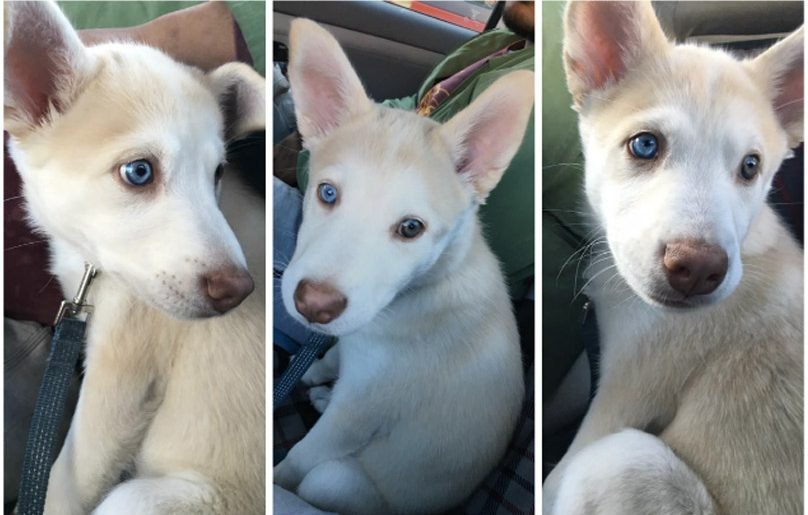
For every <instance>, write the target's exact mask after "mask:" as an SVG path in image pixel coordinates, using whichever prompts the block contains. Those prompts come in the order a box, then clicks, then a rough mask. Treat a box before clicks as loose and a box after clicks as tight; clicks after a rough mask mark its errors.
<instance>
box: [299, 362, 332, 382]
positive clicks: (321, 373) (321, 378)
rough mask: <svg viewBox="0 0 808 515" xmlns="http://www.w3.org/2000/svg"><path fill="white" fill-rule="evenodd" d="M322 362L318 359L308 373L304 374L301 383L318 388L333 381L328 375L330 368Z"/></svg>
mask: <svg viewBox="0 0 808 515" xmlns="http://www.w3.org/2000/svg"><path fill="white" fill-rule="evenodd" d="M322 361H323V360H322V359H318V360H317V361H315V362H314V363H312V364H311V366H310V367H309V369H308V370H306V373H305V374H303V377H301V378H300V382H302V383H303V384H305V385H306V386H318V385H321V384H325V383H327V382H329V381H331V380H333V378H332V377H330V376H329V374H328V373H327V368H328V367H326V366H325V364H324V363H322Z"/></svg>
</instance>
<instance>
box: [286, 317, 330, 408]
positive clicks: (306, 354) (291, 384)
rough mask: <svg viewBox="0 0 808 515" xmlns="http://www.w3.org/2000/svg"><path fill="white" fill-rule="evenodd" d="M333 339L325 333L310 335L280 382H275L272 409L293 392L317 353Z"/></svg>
mask: <svg viewBox="0 0 808 515" xmlns="http://www.w3.org/2000/svg"><path fill="white" fill-rule="evenodd" d="M332 340H333V338H332V337H330V336H326V335H324V334H318V333H312V334H311V335H309V337H308V339H307V340H306V343H304V344H303V346H302V347H301V348H300V351H299V352H298V353H297V354H296V355H295V358H294V359H293V360H292V362H291V363H290V364H289V366H288V367H287V368H286V370H284V371H283V374H282V375H281V377H280V379H278V382H277V383H275V388H274V390H273V392H272V411H275V410H276V409H278V406H280V405H281V402H283V401H284V400H286V398H287V397H288V396H289V394H290V393H292V390H294V388H295V386H296V385H297V383H298V382H299V381H300V378H301V377H303V374H305V373H306V370H308V368H309V367H310V366H311V364H312V363H313V362H314V359H315V358H316V357H317V354H319V353H320V351H321V350H323V349H324V348H325V347H326V344H328V343H329V342H331V341H332Z"/></svg>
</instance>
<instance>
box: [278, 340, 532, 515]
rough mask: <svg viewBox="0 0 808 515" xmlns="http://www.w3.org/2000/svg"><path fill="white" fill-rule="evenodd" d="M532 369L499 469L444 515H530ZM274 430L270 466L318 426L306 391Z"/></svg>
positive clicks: (281, 412)
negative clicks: (523, 399) (518, 415)
mask: <svg viewBox="0 0 808 515" xmlns="http://www.w3.org/2000/svg"><path fill="white" fill-rule="evenodd" d="M273 352H274V354H275V355H274V358H275V361H274V363H275V364H276V365H275V367H274V373H273V375H274V376H275V380H277V379H278V377H279V375H280V373H282V372H283V370H284V369H285V366H286V364H287V363H288V360H289V358H288V355H287V354H286V352H285V351H283V350H281V349H278V348H277V347H276V348H274V350H273ZM533 380H534V378H533V366H531V367H530V368H529V369H528V371H527V374H526V377H525V382H526V384H525V386H526V390H525V391H526V394H525V402H524V404H523V406H522V413H521V415H520V417H519V422H518V424H517V427H516V431H515V432H514V436H513V438H512V439H511V442H510V444H509V445H508V450H507V452H506V453H505V456H504V457H503V459H502V461H501V462H500V464H499V466H498V467H497V468H496V469H494V470H493V471H492V472H491V473H490V474H489V475H488V477H486V478H485V480H484V481H483V482H482V484H480V486H479V487H478V488H477V490H475V491H474V493H472V494H471V496H469V497H468V498H467V499H466V500H465V501H463V503H461V504H460V506H458V507H457V508H455V509H453V510H450V511H449V512H447V514H446V515H512V514H533V513H534V512H535V503H534V484H535V482H534V462H535V459H534V453H533V448H534V447H533V442H534V436H535V432H534V430H535V422H534V421H535V418H534V410H533V405H534V391H533ZM273 417H274V429H273V432H274V434H273V464H277V463H278V462H280V461H281V460H282V459H283V457H284V456H286V453H288V452H289V450H290V449H291V448H292V447H293V446H294V445H295V444H296V443H297V442H298V441H300V439H302V438H303V437H304V436H305V435H306V432H307V431H308V430H309V429H310V428H311V427H312V426H313V425H314V423H315V422H317V418H318V417H319V413H317V411H315V410H314V408H313V407H312V406H311V404H309V400H308V397H307V395H306V388H305V387H304V386H302V385H299V386H298V387H297V388H296V389H295V390H294V391H293V392H292V394H291V395H290V396H289V398H288V399H287V400H286V401H284V402H283V403H282V404H281V405H280V406H278V407H277V409H275V412H274V414H273Z"/></svg>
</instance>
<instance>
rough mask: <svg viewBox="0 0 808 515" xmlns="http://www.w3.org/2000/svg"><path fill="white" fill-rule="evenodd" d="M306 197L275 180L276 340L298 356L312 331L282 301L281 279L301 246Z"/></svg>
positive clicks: (277, 343)
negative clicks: (301, 345) (300, 237)
mask: <svg viewBox="0 0 808 515" xmlns="http://www.w3.org/2000/svg"><path fill="white" fill-rule="evenodd" d="M302 205H303V195H301V194H300V192H299V191H297V190H296V189H295V188H292V187H291V186H289V185H287V184H286V183H284V182H282V181H280V180H278V179H277V178H274V177H273V179H272V216H273V235H272V245H273V249H274V252H273V256H272V288H273V292H274V296H273V300H272V308H273V311H272V312H273V324H274V330H275V332H276V333H277V332H280V333H282V334H280V335H278V337H276V338H275V339H274V344H275V345H279V346H281V347H283V348H284V349H285V350H286V351H287V352H289V353H291V354H294V353H296V352H297V349H298V348H299V347H300V344H302V343H303V342H305V341H306V340H307V339H308V337H309V335H310V334H311V332H310V331H309V330H307V329H306V328H305V327H304V326H303V325H301V324H300V323H299V322H297V321H295V320H294V319H293V318H292V317H291V316H290V315H289V313H287V312H286V307H284V305H283V299H282V298H281V277H282V276H283V271H284V270H286V265H288V264H289V261H290V260H291V259H292V254H294V252H295V244H296V243H297V230H298V228H299V227H300V220H301V218H302V214H301V208H302Z"/></svg>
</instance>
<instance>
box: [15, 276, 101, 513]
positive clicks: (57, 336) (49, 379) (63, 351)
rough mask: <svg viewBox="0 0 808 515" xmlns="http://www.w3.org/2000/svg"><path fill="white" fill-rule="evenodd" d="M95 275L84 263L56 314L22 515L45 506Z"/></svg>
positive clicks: (31, 437) (31, 434)
mask: <svg viewBox="0 0 808 515" xmlns="http://www.w3.org/2000/svg"><path fill="white" fill-rule="evenodd" d="M95 274H96V271H95V268H93V266H92V265H90V264H87V265H85V268H84V277H83V278H82V281H81V285H80V286H79V291H78V293H77V294H76V296H75V297H74V298H73V302H68V301H62V305H61V306H60V307H59V313H58V314H57V315H56V321H55V325H56V330H55V331H54V334H53V341H52V343H51V349H50V353H49V354H48V363H47V365H46V366H45V374H44V375H43V377H42V384H41V385H40V387H39V393H38V394H37V398H36V405H35V406H34V416H33V418H32V420H31V427H30V429H29V430H28V441H27V442H26V444H25V457H24V458H23V465H22V478H21V479H20V489H19V494H18V496H19V499H18V501H17V513H19V515H41V514H42V512H43V510H44V509H45V496H46V495H47V492H48V479H49V478H50V470H51V466H52V465H53V461H54V459H55V456H54V455H55V451H56V449H55V445H54V444H55V443H56V436H57V435H56V433H57V430H58V428H59V424H60V422H61V421H62V417H63V416H64V410H65V400H66V399H67V392H68V390H69V388H70V381H71V379H72V378H73V373H74V371H75V370H76V363H77V362H78V360H79V355H80V354H81V349H82V347H83V346H84V331H85V328H86V327H87V318H89V315H90V313H91V312H92V306H89V305H87V304H85V303H84V299H85V297H86V295H87V289H88V288H89V286H90V282H91V281H92V279H93V277H95ZM82 313H83V314H85V315H86V317H87V318H85V319H84V320H81V319H80V318H79V316H80V315H81V314H82Z"/></svg>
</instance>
